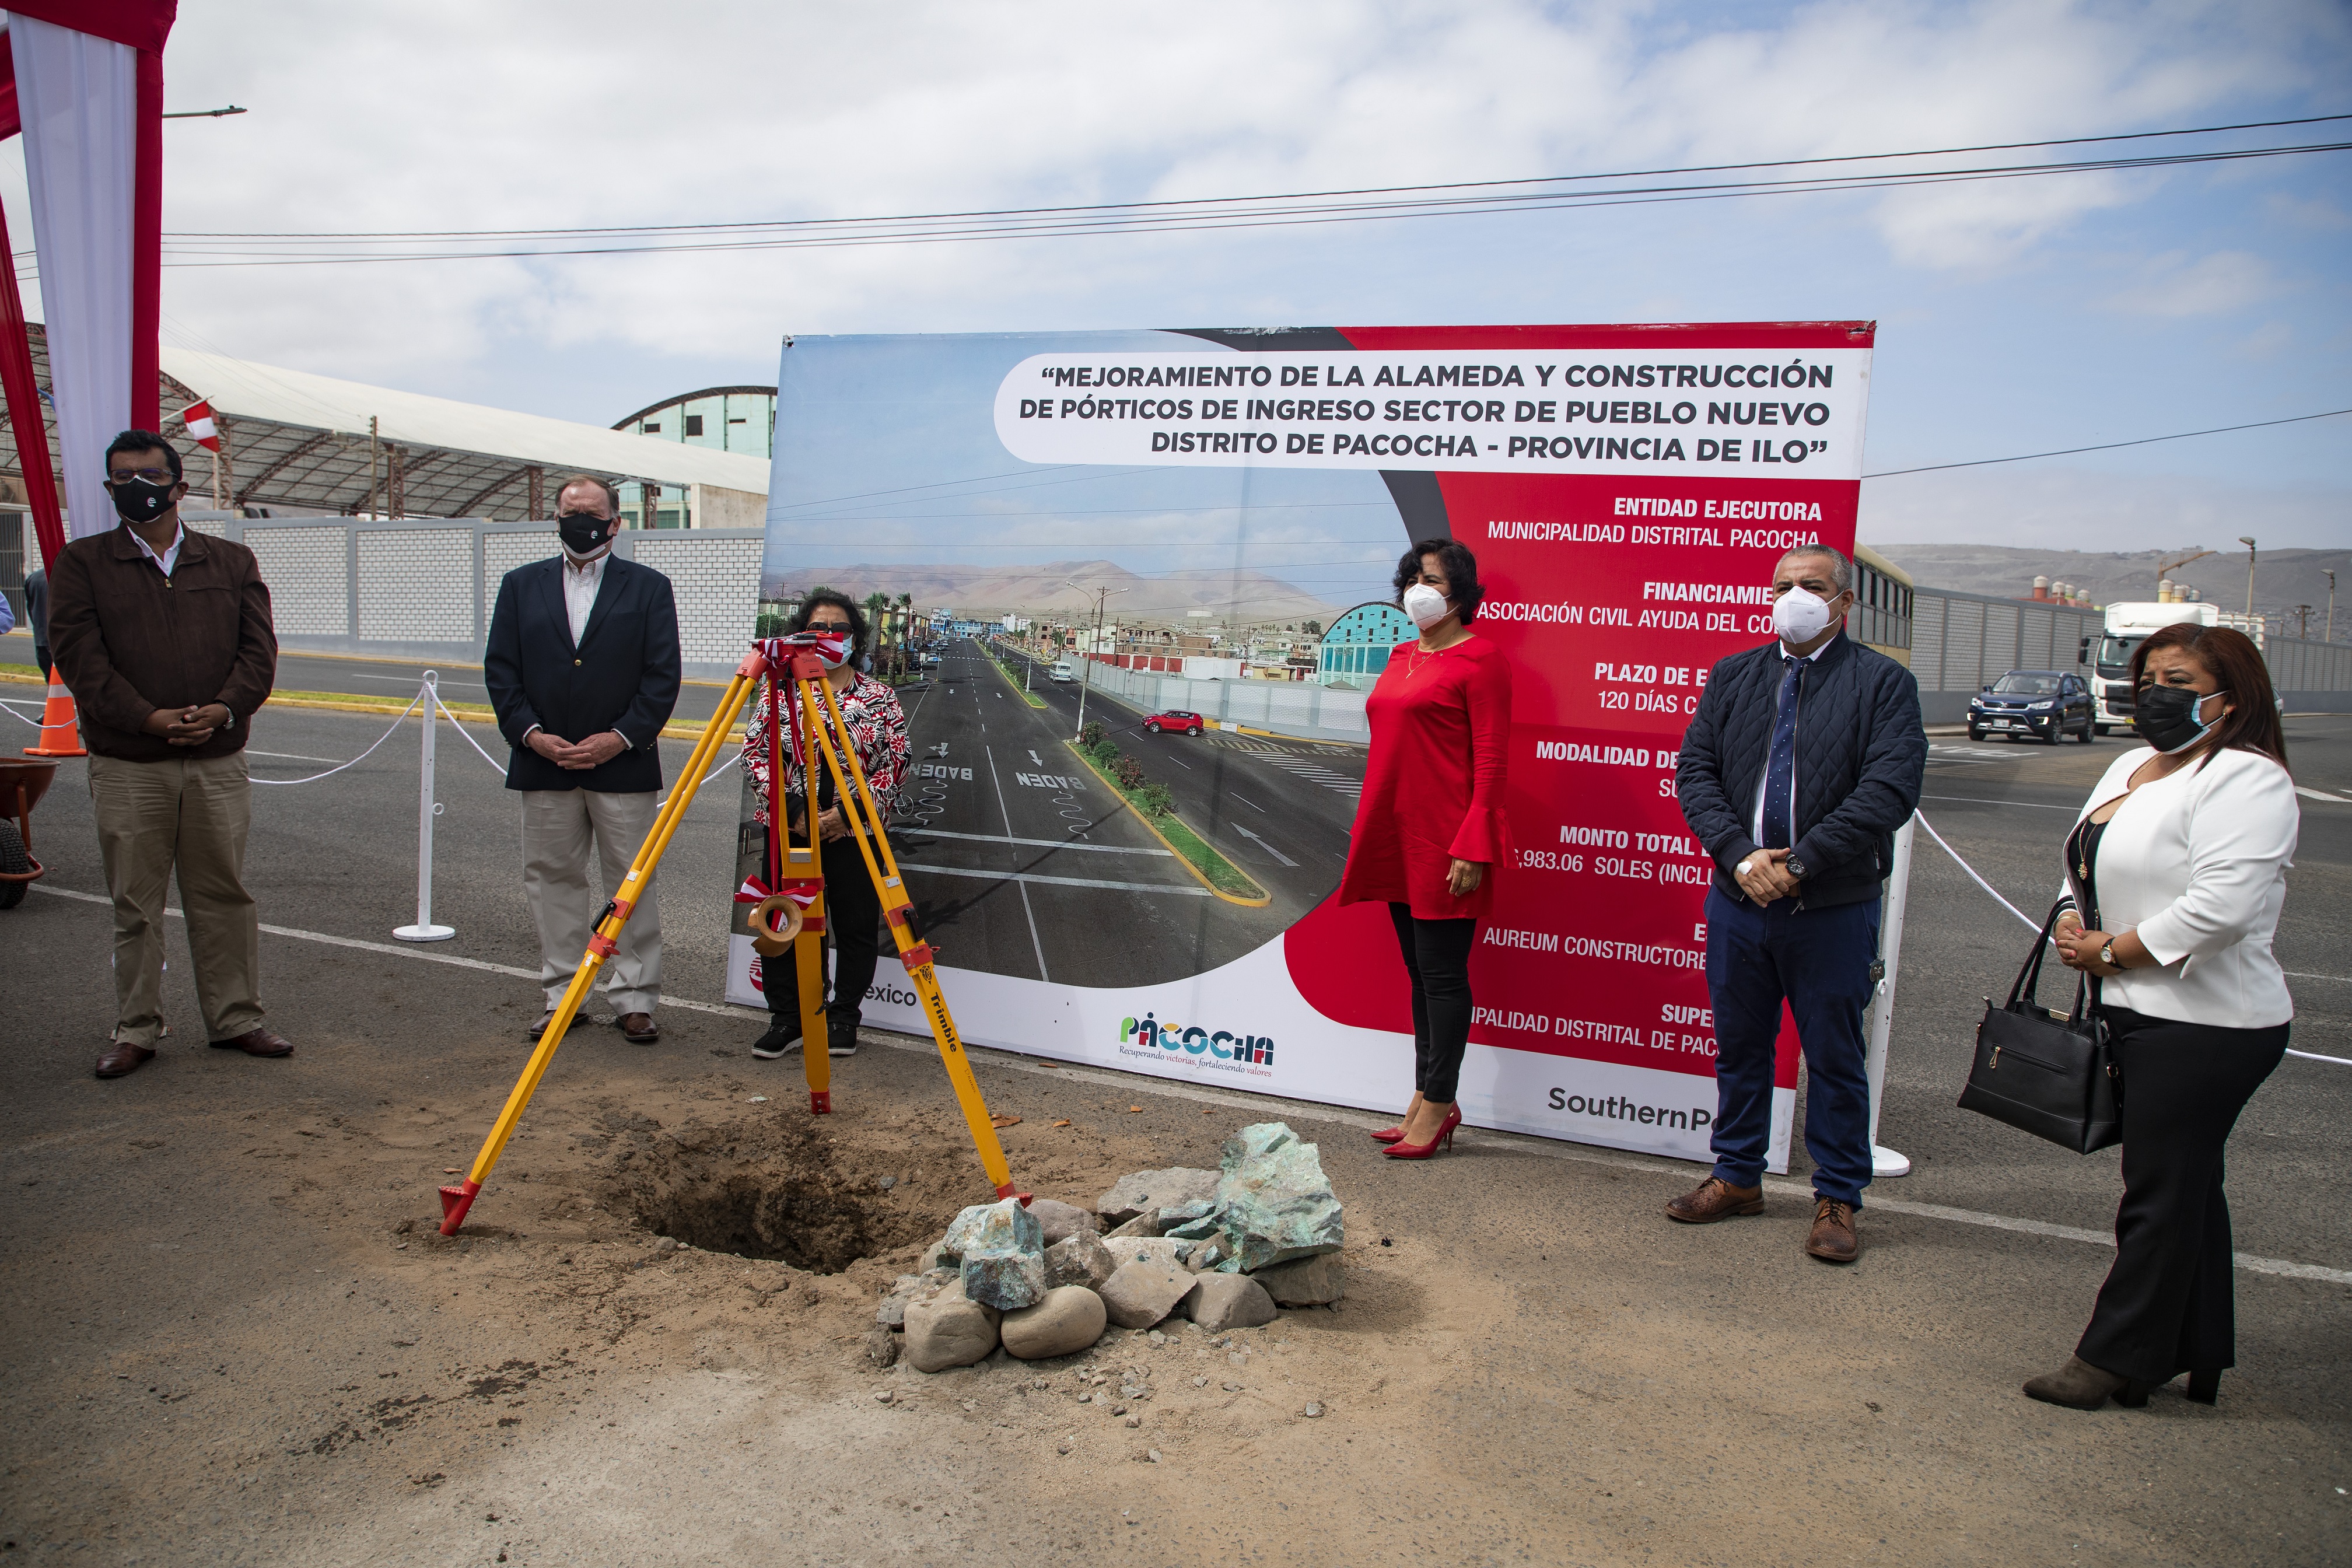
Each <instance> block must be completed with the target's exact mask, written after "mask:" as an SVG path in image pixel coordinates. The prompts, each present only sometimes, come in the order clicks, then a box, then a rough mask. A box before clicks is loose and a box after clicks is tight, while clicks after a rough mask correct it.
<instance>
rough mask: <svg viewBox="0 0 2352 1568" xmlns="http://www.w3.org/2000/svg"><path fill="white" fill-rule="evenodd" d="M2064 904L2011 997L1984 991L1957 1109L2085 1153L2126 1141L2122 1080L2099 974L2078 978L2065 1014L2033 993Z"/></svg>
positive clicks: (2046, 925) (2045, 926) (2028, 960)
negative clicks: (1997, 998)
mask: <svg viewBox="0 0 2352 1568" xmlns="http://www.w3.org/2000/svg"><path fill="white" fill-rule="evenodd" d="M2061 907H2062V906H2059V905H2053V906H2052V907H2051V910H2050V918H2049V919H2048V920H2047V921H2043V922H2042V934H2041V935H2039V936H2037V937H2035V938H2034V939H2033V952H2032V953H2030V954H2029V955H2028V956H2027V958H2026V960H2025V967H2024V968H2022V969H2021V970H2019V971H2018V972H2017V983H2016V984H2013V985H2011V987H2010V988H2009V1000H2008V1001H2006V1002H2003V1003H2001V1004H2000V1005H1994V1003H1993V1000H1992V998H1991V997H1990V996H1988V997H1986V998H1985V1014H1984V1022H1982V1023H1981V1024H1979V1025H1978V1026H1977V1049H1976V1058H1975V1059H1974V1060H1973V1061H1971V1062H1970V1063H1969V1081H1968V1083H1967V1085H1966V1086H1965V1087H1964V1088H1962V1089H1961V1090H1960V1109H1961V1110H1973V1111H1977V1112H1979V1114H1981V1115H1985V1116H1990V1117H1991V1118H1992V1119H1993V1120H1994V1121H2006V1122H2008V1123H2009V1124H2010V1125H2011V1127H2014V1128H2016V1129H2018V1130H2019V1131H2022V1132H2031V1133H2032V1134H2033V1135H2034V1136H2035V1137H2036V1138H2046V1139H2048V1140H2049V1141H2050V1142H2053V1143H2056V1144H2059V1145H2061V1146H2063V1147H2064V1148H2068V1149H2072V1150H2074V1152H2076V1153H2078V1154H2087V1153H2089V1152H2091V1151H2093V1150H2094V1149H2104V1148H2105V1147H2107V1146H2108V1145H2109V1144H2111V1143H2119V1142H2122V1141H2123V1135H2124V1122H2123V1079H2122V1075H2121V1074H2119V1073H2118V1072H2117V1071H2116V1064H2115V1059H2114V1058H2113V1056H2112V1055H2111V1054H2110V1052H2109V1050H2108V1047H2107V1031H2106V1028H2105V1026H2104V1025H2102V1024H2101V1023H2100V1022H2099V1013H2098V992H2097V984H2098V983H2097V982H2096V981H2095V980H2092V979H2091V978H2090V977H2089V976H2088V975H2084V976H2081V977H2080V978H2078V979H2077V981H2076V982H2075V985H2074V1010H2073V1011H2072V1012H2069V1013H2063V1014H2062V1013H2060V1012H2058V1011H2057V1010H2056V1009H2055V1008H2045V1007H2043V1006H2042V1005H2040V1003H2038V1002H2037V1001H2036V1000H2035V993H2036V991H2037V990H2038V989H2039V987H2040V984H2041V981H2042V954H2043V952H2046V951H2047V950H2048V948H2049V946H2050V933H2051V931H2053V930H2054V929H2056V927H2057V924H2058V914H2059V910H2060V908H2061Z"/></svg>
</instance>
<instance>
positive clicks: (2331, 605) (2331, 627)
mask: <svg viewBox="0 0 2352 1568" xmlns="http://www.w3.org/2000/svg"><path fill="white" fill-rule="evenodd" d="M2322 570H2325V568H2322ZM2324 635H2325V636H2326V640H2327V641H2329V642H2334V641H2335V640H2336V574H2335V573H2333V572H2329V573H2328V574H2327V630H2326V633H2325V634H2324Z"/></svg>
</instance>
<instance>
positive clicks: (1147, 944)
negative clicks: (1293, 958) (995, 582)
mask: <svg viewBox="0 0 2352 1568" xmlns="http://www.w3.org/2000/svg"><path fill="white" fill-rule="evenodd" d="M903 700H904V701H905V703H906V707H907V713H908V733H909V735H910V737H911V739H912V741H913V743H914V749H915V758H916V765H915V772H914V774H913V776H912V777H910V778H909V780H908V784H907V787H906V789H905V790H904V791H903V792H902V795H901V797H900V800H899V803H898V816H897V822H896V825H895V826H894V830H893V835H892V837H893V838H894V840H895V841H896V842H897V845H898V857H899V865H900V868H901V869H902V870H904V871H905V872H906V874H907V878H908V889H909V891H910V892H911V893H912V894H913V895H914V897H915V900H916V902H917V905H918V906H919V912H920V916H921V921H922V929H923V931H924V932H925V934H926V935H927V937H928V938H929V940H930V941H932V942H935V943H937V944H938V945H939V946H940V950H941V952H943V953H944V954H945V957H946V962H947V963H949V964H950V965H952V966H955V967H959V968H972V969H984V970H987V971H989V972H991V973H999V974H1012V975H1018V976H1021V977H1023V978H1024V979H1033V980H1034V979H1050V980H1055V981H1059V982H1063V983H1066V984H1078V985H1096V986H1102V985H1123V984H1153V983H1157V982H1160V981H1166V980H1174V979H1181V978H1182V977H1183V976H1184V975H1186V974H1190V973H1198V972H1199V971H1200V970H1202V969H1206V968H1210V967H1213V966H1214V965H1215V964H1218V963H1224V962H1226V961H1228V960H1230V959H1233V958H1237V957H1239V956H1241V954H1243V953H1244V952H1250V951H1251V950H1253V949H1255V948H1256V947H1258V946H1259V945H1261V944H1263V943H1264V942H1268V941H1270V940H1272V939H1273V938H1274V937H1275V936H1276V935H1277V934H1278V933H1279V932H1280V931H1281V930H1282V928H1283V926H1285V925H1286V924H1288V923H1289V921H1290V920H1292V919H1295V918H1296V913H1295V912H1291V911H1282V910H1275V909H1272V908H1267V909H1248V908H1243V907H1239V906H1236V905H1233V904H1229V903H1227V902H1225V901H1224V900H1221V899H1218V898H1216V897H1214V896H1213V894H1212V893H1211V892H1210V890H1209V889H1207V888H1206V887H1204V886H1203V885H1202V882H1201V881H1200V879H1198V878H1196V877H1194V876H1193V875H1192V873H1191V872H1190V871H1189V870H1188V869H1187V868H1185V866H1184V865H1183V863H1182V862H1181V861H1180V860H1178V859H1177V858H1176V857H1175V855H1174V854H1173V853H1171V851H1170V850H1169V849H1168V847H1166V846H1164V845H1162V844H1161V843H1160V840H1159V839H1158V838H1157V837H1154V836H1153V835H1152V834H1151V833H1150V832H1149V831H1148V830H1146V829H1145V827H1144V826H1143V825H1142V822H1141V820H1140V819H1139V817H1138V816H1136V814H1135V813H1134V812H1133V811H1131V810H1129V808H1128V806H1127V805H1126V803H1125V802H1123V801H1121V800H1120V799H1119V798H1118V796H1117V795H1114V794H1113V793H1112V791H1111V790H1110V789H1109V788H1108V787H1107V786H1106V785H1105V784H1103V782H1102V781H1101V780H1100V779H1099V778H1098V777H1097V776H1096V775H1095V774H1094V773H1092V772H1090V771H1089V770H1088V769H1087V766H1086V765H1085V764H1084V763H1081V762H1080V761H1079V760H1078V758H1077V757H1076V754H1075V753H1074V752H1072V751H1071V750H1070V748H1069V747H1068V746H1067V745H1066V744H1065V743H1064V741H1065V738H1066V734H1067V733H1068V731H1066V730H1065V729H1064V728H1062V727H1061V726H1059V725H1057V724H1056V723H1055V721H1054V720H1053V718H1052V717H1051V715H1050V714H1049V713H1048V712H1046V711H1044V710H1038V709H1034V708H1032V707H1030V706H1029V704H1028V703H1026V702H1024V701H1023V700H1021V695H1020V693H1019V692H1017V691H1015V690H1013V689H1011V688H1010V687H1009V686H1008V685H1007V683H1006V682H1005V681H1004V679H1003V677H1002V676H1001V675H1000V674H999V673H998V672H997V670H996V668H994V666H993V665H992V662H991V661H990V660H989V658H987V656H986V655H985V654H983V653H982V652H981V650H980V649H979V648H978V647H976V646H974V645H972V644H971V643H970V642H959V643H957V644H955V645H953V646H952V647H950V649H949V651H948V653H947V654H946V655H945V657H944V658H943V660H942V662H941V663H940V666H939V667H938V668H937V669H936V671H935V673H934V676H933V679H932V680H931V681H930V683H929V686H928V687H926V688H924V689H914V690H909V691H908V692H906V693H904V694H903Z"/></svg>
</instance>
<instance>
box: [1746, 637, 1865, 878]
mask: <svg viewBox="0 0 2352 1568" xmlns="http://www.w3.org/2000/svg"><path fill="white" fill-rule="evenodd" d="M1843 636H1845V633H1843V631H1841V632H1839V633H1838V635H1837V637H1832V638H1830V640H1829V642H1825V643H1823V644H1822V646H1821V647H1817V648H1815V649H1813V651H1812V652H1811V653H1807V654H1800V653H1797V652H1796V651H1794V650H1793V649H1791V648H1790V647H1789V645H1788V644H1787V643H1782V644H1781V645H1780V657H1781V658H1784V659H1790V658H1801V659H1803V660H1804V661H1805V662H1806V663H1807V664H1811V663H1812V662H1813V661H1814V660H1815V659H1817V658H1821V657H1822V655H1823V654H1825V653H1827V652H1829V651H1830V646H1831V644H1832V643H1835V642H1836V641H1837V640H1838V637H1843ZM1780 679H1782V680H1786V679H1789V671H1788V668H1787V667H1786V666H1785V665H1784V666H1783V667H1782V668H1781V670H1780ZM1776 689H1777V688H1776ZM1804 711H1805V707H1804V699H1803V696H1802V695H1801V694H1800V696H1799V697H1798V700H1797V715H1798V717H1797V722H1798V723H1800V724H1802V723H1803V722H1804ZM1772 721H1773V723H1774V725H1775V726H1776V727H1777V726H1778V725H1779V723H1780V710H1779V709H1778V708H1777V707H1776V708H1774V710H1772ZM1796 743H1797V738H1796V731H1793V730H1792V731H1790V733H1789V744H1790V748H1791V749H1792V750H1793V748H1794V747H1795V745H1796ZM1771 783H1772V745H1771V742H1769V741H1767V742H1765V745H1764V771H1763V772H1762V773H1758V774H1757V775H1756V819H1755V820H1754V821H1753V822H1751V823H1749V824H1748V837H1750V838H1753V839H1754V840H1755V841H1756V842H1757V843H1759V844H1761V843H1763V842H1764V792H1765V790H1766V789H1768V788H1769V787H1770V786H1771ZM1796 833H1797V779H1796V768H1795V764H1794V763H1791V764H1790V777H1789V836H1790V837H1791V838H1793V837H1796Z"/></svg>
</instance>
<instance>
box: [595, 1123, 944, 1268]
mask: <svg viewBox="0 0 2352 1568" xmlns="http://www.w3.org/2000/svg"><path fill="white" fill-rule="evenodd" d="M860 1163H862V1162H861V1161H860V1160H859V1159H858V1157H857V1155H856V1153H855V1152H852V1151H845V1150H841V1149H838V1148H835V1147H830V1146H821V1145H818V1144H816V1143H814V1142H811V1141H807V1140H801V1141H795V1142H788V1143H785V1144H784V1145H782V1146H781V1147H779V1146H777V1145H776V1144H773V1143H770V1144H767V1145H766V1147H764V1148H758V1149H755V1148H747V1147H742V1146H740V1144H738V1143H733V1142H730V1141H729V1140H728V1139H727V1138H726V1136H725V1135H724V1134H720V1135H718V1136H714V1137H710V1138H709V1139H708V1141H703V1140H697V1141H696V1142H695V1145H694V1146H686V1145H684V1144H681V1145H680V1146H679V1147H677V1148H675V1149H672V1150H669V1151H662V1150H657V1149H650V1150H646V1151H645V1152H644V1155H643V1156H642V1157H640V1158H639V1159H638V1160H637V1161H635V1163H634V1164H633V1165H632V1167H631V1168H630V1171H629V1173H628V1175H627V1177H626V1178H625V1185H623V1186H622V1187H621V1189H620V1190H619V1191H617V1192H615V1193H614V1194H613V1196H614V1198H616V1199H617V1200H618V1202H616V1203H615V1204H614V1207H615V1208H617V1209H619V1210H621V1211H622V1212H624V1213H626V1214H629V1215H632V1216H633V1217H634V1218H635V1220H636V1222H637V1223H638V1224H639V1225H641V1226H644V1227H645V1228H646V1230H647V1231H649V1232H651V1233H652V1234H654V1235H656V1236H667V1237H676V1238H677V1240H679V1241H682V1242H685V1243H686V1244H688V1246H691V1247H700V1248H701V1249H703V1250H704V1251H707V1252H730V1253H734V1254H737V1255H739V1256H740V1257H744V1258H768V1259H774V1260H780V1261H782V1262H784V1263H788V1264H790V1265H791V1266H792V1267H793V1268H805V1269H807V1270H809V1271H810V1272H811V1273H814V1274H837V1273H839V1272H841V1271H842V1270H843V1269H845V1268H848V1267H849V1266H850V1265H851V1264H853V1263H856V1261H857V1260H858V1259H860V1258H870V1257H872V1256H874V1255H875V1254H877V1253H882V1252H887V1251H891V1250H893V1249H896V1248H901V1247H907V1246H908V1245H909V1244H910V1243H913V1242H916V1241H919V1240H921V1239H923V1238H925V1237H929V1236H931V1235H935V1234H936V1233H937V1231H938V1229H939V1228H940V1225H943V1224H944V1223H945V1222H944V1221H938V1222H937V1223H934V1219H933V1216H930V1215H923V1214H918V1213H913V1212H909V1208H908V1205H906V1204H904V1203H894V1202H892V1201H891V1200H890V1198H889V1196H888V1195H887V1188H885V1187H884V1186H882V1185H881V1184H879V1183H878V1182H877V1178H876V1177H875V1176H874V1175H871V1174H868V1173H864V1172H863V1171H861V1170H859V1169H858V1168H857V1167H858V1165H859V1164H860Z"/></svg>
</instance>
